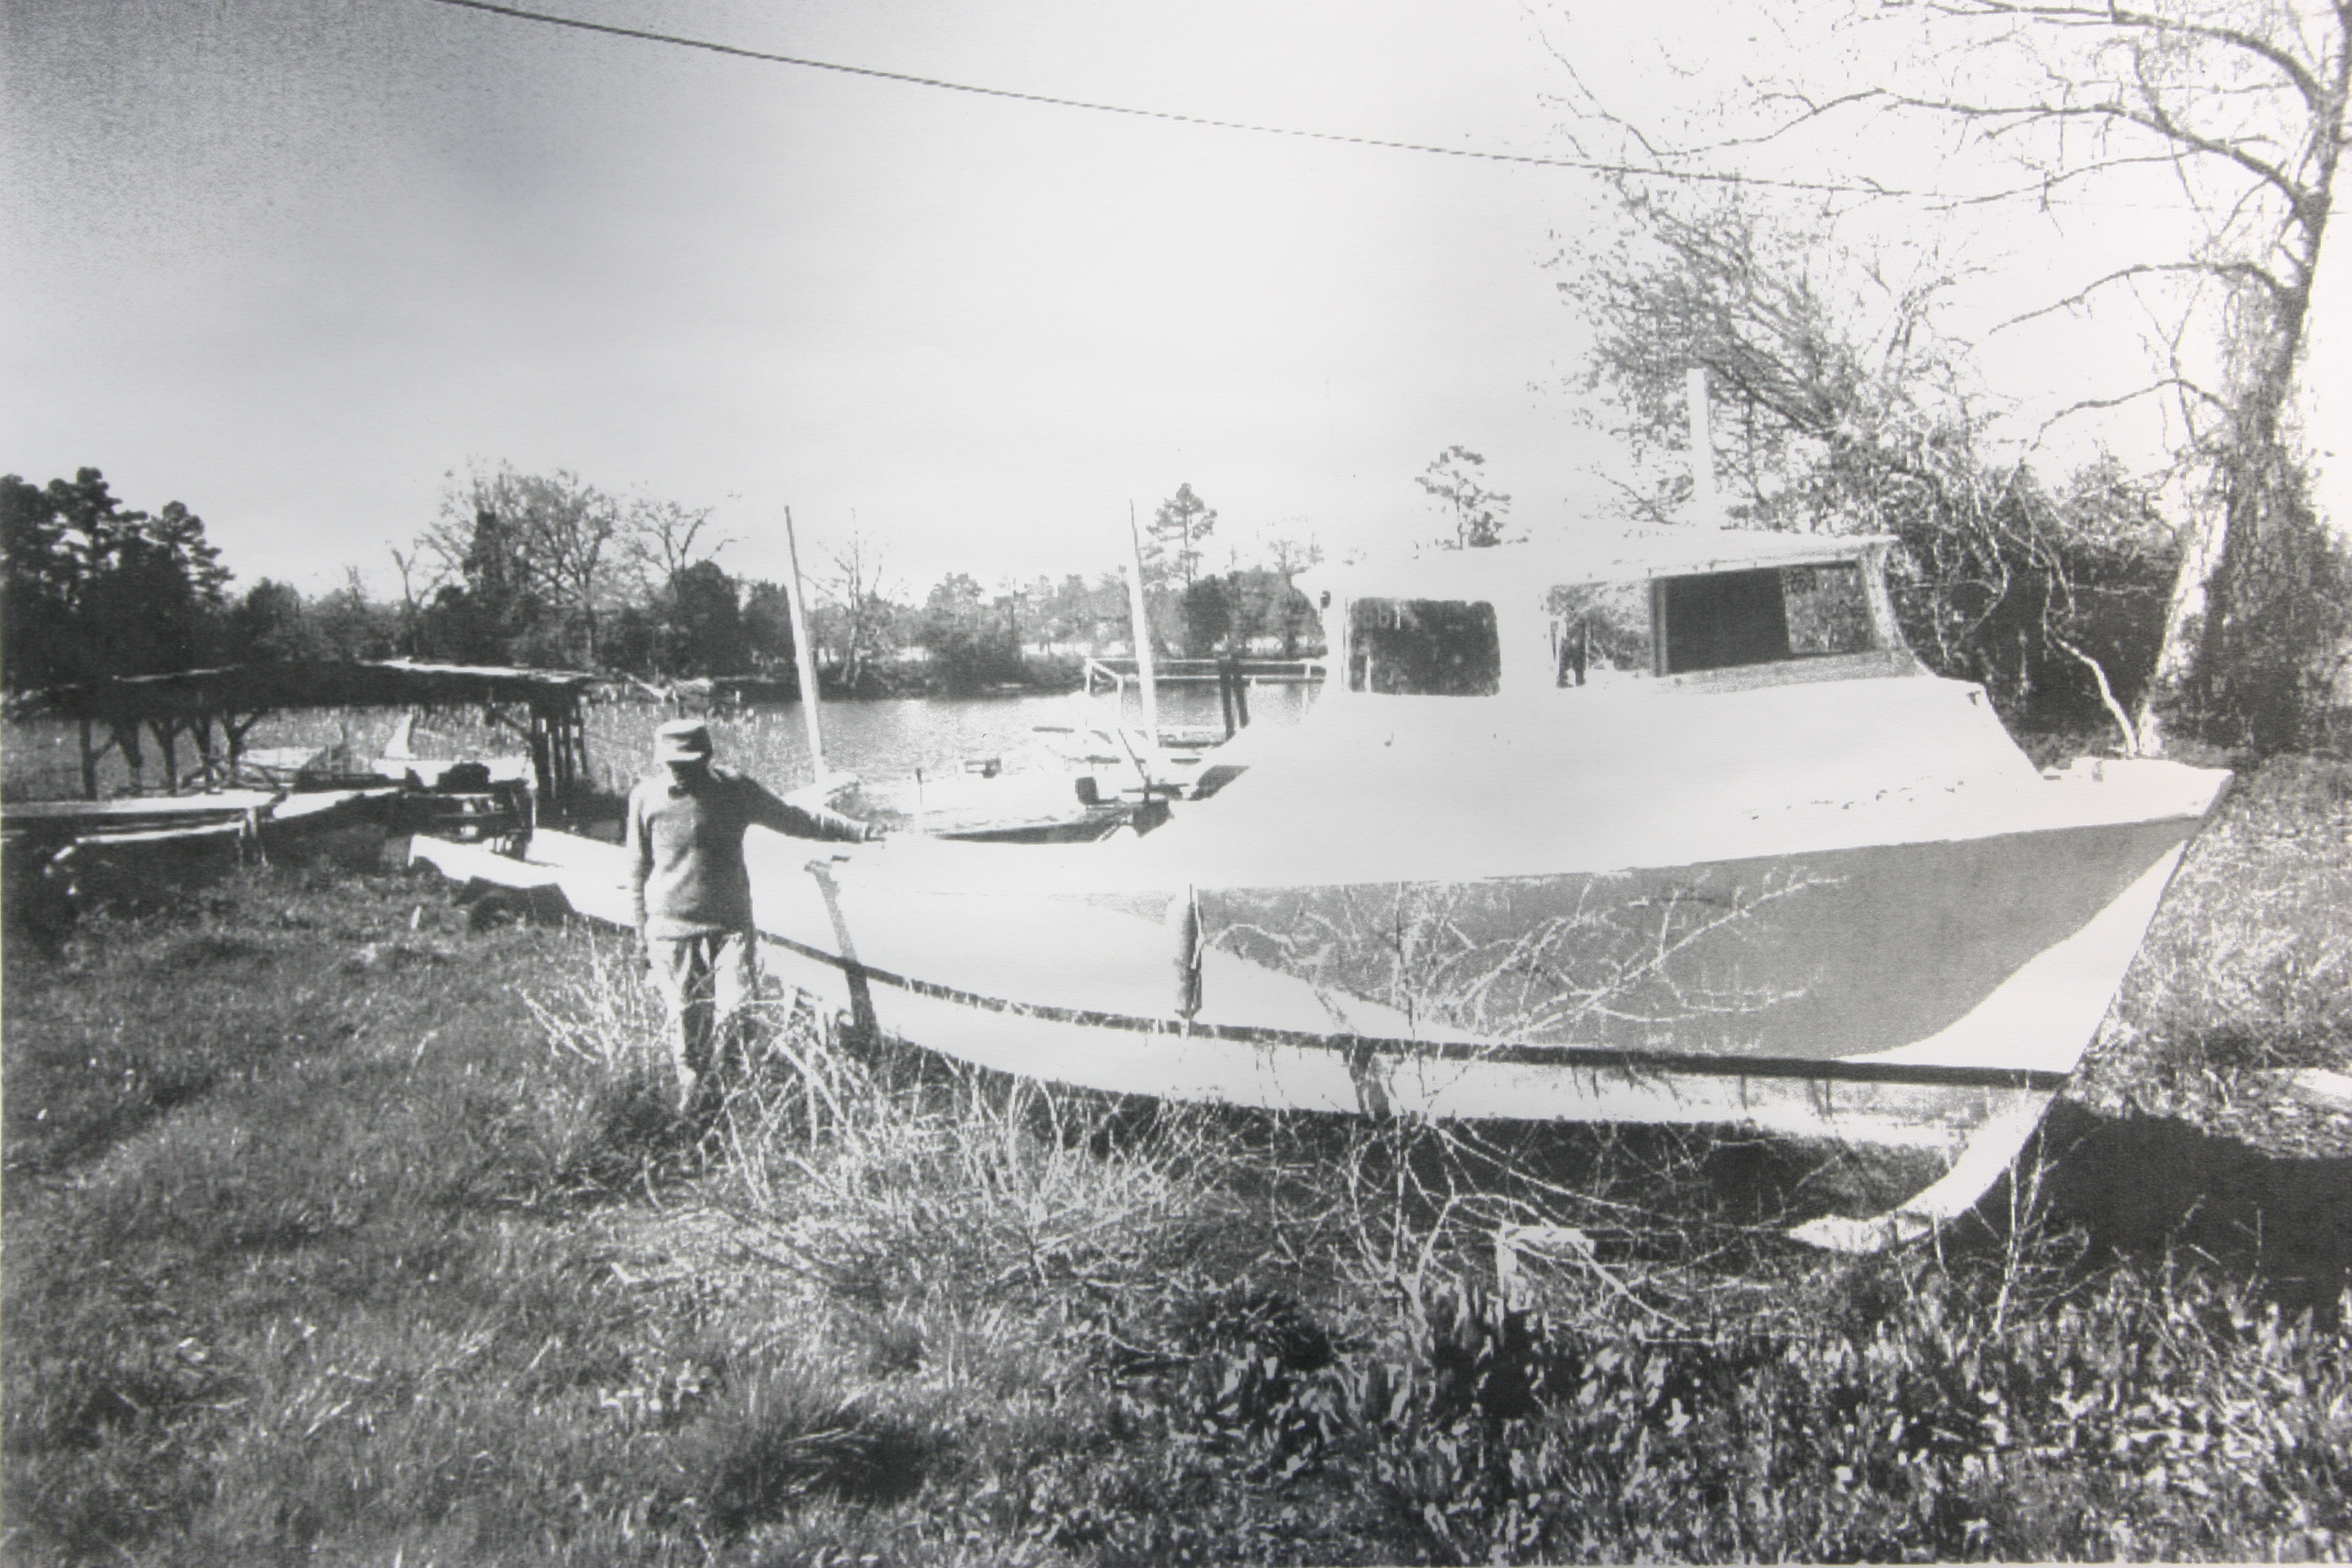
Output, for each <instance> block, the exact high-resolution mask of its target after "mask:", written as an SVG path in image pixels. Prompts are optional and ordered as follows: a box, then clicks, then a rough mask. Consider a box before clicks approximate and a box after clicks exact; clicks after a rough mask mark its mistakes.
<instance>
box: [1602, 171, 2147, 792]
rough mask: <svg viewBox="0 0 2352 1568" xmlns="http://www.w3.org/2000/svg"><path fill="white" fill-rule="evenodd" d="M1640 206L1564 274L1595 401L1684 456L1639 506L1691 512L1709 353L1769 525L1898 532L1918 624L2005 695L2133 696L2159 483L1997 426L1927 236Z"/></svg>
mask: <svg viewBox="0 0 2352 1568" xmlns="http://www.w3.org/2000/svg"><path fill="white" fill-rule="evenodd" d="M1629 205H1630V206H1631V208H1632V212H1633V216H1634V217H1635V219H1636V224H1635V226H1634V227H1633V230H1632V232H1631V233H1630V234H1627V235H1621V236H1619V237H1616V238H1615V239H1614V240H1612V241H1611V242H1609V243H1607V244H1606V245H1604V246H1601V247H1598V248H1596V249H1593V250H1591V251H1588V252H1586V253H1583V254H1580V255H1579V256H1577V257H1576V258H1573V261H1572V267H1573V276H1572V278H1571V279H1570V281H1568V282H1565V283H1563V284H1562V289H1563V290H1564V291H1566V292H1569V293H1570V294H1571V295H1572V296H1573V298H1574V300H1575V301H1576V302H1577V303H1578V304H1579V305H1580V307H1581V308H1582V309H1583V310H1585V311H1586V312H1587V314H1588V315H1589V316H1590V318H1591V321H1592V324H1593V328H1594V333H1593V347H1592V350H1591V358H1590V361H1589V363H1588V368H1587V371H1586V373H1585V375H1584V378H1583V382H1582V390H1583V391H1585V392H1586V393H1588V394H1595V395H1598V396H1596V397H1592V398H1591V399H1589V400H1588V406H1589V407H1605V408H1613V409H1614V410H1615V416H1616V422H1615V424H1614V425H1613V426H1612V433H1613V434H1616V435H1617V436H1619V437H1621V438H1622V440H1624V441H1625V443H1626V444H1627V446H1628V447H1631V448H1632V449H1633V451H1635V452H1636V453H1637V454H1640V455H1642V456H1643V457H1644V458H1646V457H1647V456H1648V455H1650V454H1652V453H1656V452H1664V453H1668V454H1670V455H1671V456H1672V458H1673V462H1672V467H1671V471H1670V472H1664V473H1659V474H1657V475H1656V476H1655V477H1654V482H1653V483H1652V485H1651V486H1650V488H1649V489H1646V490H1644V489H1638V488H1635V487H1632V486H1629V487H1628V489H1629V492H1630V493H1629V500H1630V503H1631V504H1630V510H1632V511H1633V513H1634V514H1635V515H1637V516H1640V517H1643V518H1644V519H1647V520H1649V521H1658V522H1667V521H1673V519H1674V517H1675V514H1676V511H1677V510H1678V509H1679V507H1680V504H1681V502H1682V501H1683V500H1684V499H1685V496H1686V494H1687V490H1688V486H1689V479H1688V474H1689V470H1690V468H1691V464H1690V461H1689V458H1688V457H1687V455H1686V451H1685V449H1686V447H1687V439H1688V438H1687V431H1688V428H1689V421H1688V419H1687V416H1686V414H1685V408H1684V406H1683V404H1684V396H1685V381H1684V374H1683V372H1684V369H1685V366H1690V365H1698V366H1704V367H1705V368H1706V370H1707V371H1708V372H1709V374H1708V376H1707V395H1708V399H1709V402H1710V405H1712V406H1713V413H1712V416H1711V417H1710V419H1709V421H1708V425H1709V427H1710V429H1711V431H1712V432H1713V439H1712V445H1713V447H1714V450H1713V452H1712V453H1711V454H1710V458H1711V460H1712V461H1713V463H1714V466H1715V468H1716V470H1717V472H1718V473H1723V474H1727V475H1729V476H1731V477H1732V479H1733V485H1732V489H1733V490H1734V491H1735V493H1736V495H1737V498H1738V499H1737V500H1735V501H1734V503H1733V506H1732V508H1731V510H1732V511H1733V513H1734V515H1735V516H1736V517H1737V518H1738V520H1739V521H1744V522H1747V523H1749V524H1751V525H1761V526H1765V527H1771V528H1783V529H1795V530H1801V531H1802V530H1814V529H1823V530H1836V531H1844V530H1862V531H1883V532H1888V533H1893V534H1895V535H1896V536H1898V537H1899V538H1901V539H1902V540H1903V542H1904V543H1905V545H1906V550H1905V552H1904V557H1903V560H1902V562H1901V563H1900V566H1901V571H1900V573H1899V574H1898V595H1897V602H1898V605H1900V607H1901V608H1902V610H1903V613H1904V621H1905V625H1906V631H1907V632H1908V634H1909V635H1910V637H1911V638H1912V640H1913V643H1914V645H1915V646H1916V647H1918V648H1919V649H1920V650H1921V652H1922V653H1923V654H1924V655H1925V656H1926V657H1927V658H1928V659H1929V660H1930V661H1931V662H1932V663H1933V664H1934V665H1935V666H1936V668H1938V669H1940V670H1942V671H1944V672H1945V673H1947V674H1950V675H1953V676H1957V677H1962V678H1965V679H1975V680H1979V681H1981V682H1983V683H1984V684H1985V685H1986V686H1987V687H1988V688H1989V689H1990V690H1991V691H1992V693H1993V695H1994V697H1995V699H1996V700H1997V701H1999V703H2000V706H2001V707H2002V709H2003V710H2004V711H2007V712H2009V713H2011V714H2012V715H2018V716H2021V717H2022V716H2024V715H2025V713H2026V711H2027V710H2030V709H2031V710H2037V711H2039V712H2041V713H2043V714H2049V713H2052V712H2053V711H2058V710H2063V711H2064V712H2065V713H2066V716H2067V717H2068V718H2069V719H2071V718H2073V717H2074V716H2076V714H2077V713H2078V712H2079V711H2080V710H2084V709H2087V708H2089V699H2090V698H2091V695H2092V693H2093V690H2094V689H2095V691H2096V693H2097V694H2098V695H2099V697H2100V698H2101V699H2102V702H2101V707H2100V709H2095V710H2092V711H2094V712H2095V711H2100V710H2104V711H2106V712H2108V713H2109V714H2110V715H2112V716H2116V717H2117V718H2118V720H2119V727H2120V728H2121V730H2122V732H2123V736H2124V742H2125V745H2126V749H2127V750H2130V749H2136V748H2137V745H2138V743H2139V737H2138V732H2137V726H2136V724H2135V723H2134V721H2132V720H2131V719H2130V718H2129V717H2128V716H2127V715H2124V714H2122V713H2121V710H2120V709H2119V707H2118V704H2117V700H2116V692H2117V691H2118V690H2119V689H2120V690H2122V691H2124V692H2126V693H2127V694H2129V695H2133V696H2137V693H2138V691H2139V689H2140V686H2141V684H2142V681H2143V679H2144V676H2145V672H2146V670H2147V667H2148V666H2149V664H2150V663H2151V662H2152V659H2153V654H2154V639H2153V637H2152V636H2151V635H2150V633H2149V628H2151V627H2153V626H2155V625H2156V624H2157V623H2158V619H2159V618H2160V612H2161V587H2160V579H2161V576H2162V574H2163V571H2164V569H2165V567H2166V565H2167V564H2168V562H2169V560H2170V556H2169V554H2168V551H2167V549H2166V548H2165V546H2164V544H2163V542H2161V539H2160V537H2158V536H2156V535H2155V531H2154V530H2153V528H2152V526H2151V525H2152V521H2153V514H2152V512H2151V511H2150V510H2149V509H2148V507H2147V505H2146V504H2145V495H2144V490H2143V489H2142V488H2141V487H2137V486H2135V485H2133V484H2132V483H2130V482H2129V481H2128V480H2127V479H2125V478H2123V477H2122V476H2120V475H2118V474H2116V472H2114V471H2113V470H2112V468H2111V467H2110V466H2107V465H2095V466H2094V468H2092V469H2090V470H2086V471H2085V473H2084V475H2082V476H2078V477H2077V479H2075V481H2074V483H2073V484H2071V485H2070V486H2069V487H2067V488H2066V489H2064V490H2063V491H2062V492H2060V493H2056V494H2053V493H2051V492H2049V491H2047V490H2045V489H2043V488H2042V486H2041V484H2040V483H2039V482H2038V481H2037V480H2036V479H2035V478H2034V476H2033V474H2032V470H2031V469H2030V468H2029V467H2028V466H2027V465H2026V463H2025V462H2024V461H2023V460H2022V458H2020V457H2018V456H2016V455H2014V454H2006V453H2004V454H2000V455H1995V453H1994V451H1992V450H1990V449H1989V447H1990V446H1991V444H1990V443H1989V442H1988V439H1987V437H1986V430H1987V427H1988V423H1989V416H1988V414H1987V411H1986V409H1985V406H1984V401H1985V400H1984V399H1983V398H1982V396H1981V395H1980V394H1979V393H1978V392H1977V390H1976V389H1975V386H1974V384H1973V382H1972V380H1971V378H1970V374H1969V361H1968V352H1967V345H1965V344H1960V343H1954V342H1949V341H1948V340H1947V339H1945V338H1944V337H1943V336H1942V335H1941V334H1940V333H1939V332H1938V331H1937V330H1936V323H1935V320H1934V310H1933V307H1934V305H1935V303H1936V301H1937V296H1938V294H1939V292H1940V291H1941V290H1942V289H1944V288H1945V287H1946V286H1947V285H1948V281H1949V277H1950V275H1949V273H1948V270H1947V269H1944V268H1938V267H1937V266H1934V265H1932V260H1933V258H1932V257H1930V258H1913V259H1912V261H1911V262H1909V263H1908V264H1907V265H1906V266H1903V267H1901V268H1896V267H1895V266H1893V265H1891V264H1889V263H1888V262H1886V261H1885V259H1884V258H1877V257H1870V256H1864V257H1862V258H1858V261H1857V258H1854V257H1853V255H1852V253H1851V252H1846V253H1843V260H1844V261H1845V262H1846V263H1847V264H1846V265H1842V266H1835V265H1832V264H1830V263H1829V262H1827V261H1825V259H1824V258H1832V257H1833V256H1837V255H1839V254H1840V253H1839V252H1838V251H1837V247H1834V246H1833V245H1832V242H1831V238H1830V236H1829V234H1828V233H1827V232H1826V230H1825V228H1824V227H1822V226H1812V225H1806V224H1794V225H1790V224H1782V223H1776V222H1773V221H1770V220H1769V219H1767V218H1765V217H1764V216H1761V215H1759V213H1758V212H1757V210H1756V209H1755V207H1754V206H1753V205H1751V204H1750V203H1749V202H1748V200H1747V199H1746V198H1745V197H1744V196H1743V195H1739V194H1737V193H1735V194H1731V195H1717V196H1712V197H1709V196H1685V197H1684V198H1682V199H1681V200H1679V201H1667V200H1663V199H1659V198H1656V197H1653V196H1643V195H1634V196H1632V197H1629Z"/></svg>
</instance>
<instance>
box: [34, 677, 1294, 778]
mask: <svg viewBox="0 0 2352 1568" xmlns="http://www.w3.org/2000/svg"><path fill="white" fill-rule="evenodd" d="M1315 691H1316V688H1315V687H1313V686H1311V685H1306V684H1297V683H1289V682H1283V683H1273V682H1269V683H1267V684H1265V685H1260V686H1253V687H1252V688H1251V689H1250V691H1249V708H1250V718H1251V721H1253V722H1254V723H1259V724H1293V723H1297V721H1298V720H1299V719H1300V718H1301V717H1302V716H1303V715H1304V714H1305V713H1306V711H1307V709H1308V707H1310V706H1311V705H1312V703H1313V701H1314V694H1315ZM1078 702H1079V699H1077V698H1076V697H1075V696H1071V695H1036V694H1029V693H1024V694H1020V695H1006V696H989V697H971V698H898V699H882V700H860V701H839V702H827V703H826V704H825V705H824V709H823V710H822V712H821V714H820V717H821V718H822V719H823V721H824V747H825V765H826V767H827V768H828V769H829V770H832V771H836V772H846V773H857V774H860V775H861V776H863V777H866V778H868V779H873V780H886V779H903V778H908V777H910V776H912V775H913V773H915V772H916V770H917V769H921V770H923V771H925V772H926V773H929V772H933V771H938V772H947V771H950V770H957V769H961V767H962V766H963V764H964V763H967V762H973V761H978V760H982V759H984V758H989V757H996V758H1001V759H1003V763H1004V764H1005V765H1006V766H1007V767H1013V766H1018V765H1019V762H1020V759H1021V757H1022V754H1023V753H1024V751H1025V750H1026V749H1027V748H1029V747H1032V746H1036V745H1038V744H1039V737H1038V735H1037V730H1038V727H1039V726H1041V725H1054V724H1068V723H1070V722H1071V721H1072V719H1073V717H1074V715H1076V714H1077V713H1078V712H1079V711H1080V709H1079V707H1078V706H1077V704H1078ZM1093 710H1094V711H1097V712H1108V711H1113V710H1116V711H1118V712H1119V714H1120V718H1121V721H1123V722H1124V723H1127V724H1129V725H1140V724H1141V723H1142V721H1143V718H1142V704H1141V702H1140V700H1139V699H1138V698H1137V697H1136V695H1135V694H1134V693H1132V692H1129V694H1128V696H1127V699H1126V702H1125V704H1124V707H1123V708H1118V707H1116V705H1115V704H1114V703H1113V701H1112V699H1111V698H1110V697H1109V696H1108V694H1106V695H1104V696H1101V697H1097V698H1096V699H1094V700H1093ZM671 713H672V710H670V709H668V708H666V707H663V706H662V705H660V704H658V703H652V702H605V703H593V704H591V705H590V707H589V709H588V713H587V723H588V767H589V773H590V774H591V776H592V777H593V779H594V780H595V782H596V783H597V784H599V785H600V786H602V787H604V788H605V789H607V790H610V791H612V792H613V793H615V794H618V793H621V792H623V791H625V790H626V789H627V788H628V786H629V784H631V783H632V782H634V781H635V779H636V777H637V776H638V775H639V774H641V773H646V772H647V771H648V770H650V768H651V767H652V765H653V732H654V727H655V726H656V725H657V724H659V723H660V722H661V721H663V720H664V719H667V718H669V717H670V716H671ZM399 720H400V712H399V710H394V709H333V710H331V709H305V710H294V711H289V712H284V713H273V714H270V715H268V717H266V718H264V719H263V720H262V721H260V722H259V723H257V724H256V725H255V726H254V728H253V730H252V731H251V732H250V733H249V734H248V735H247V737H246V743H247V745H248V746H249V747H270V746H335V747H339V748H341V750H342V751H343V752H345V753H346V754H347V755H349V756H350V757H352V759H354V760H360V759H365V758H370V757H377V756H382V755H383V752H384V748H385V745H386V743H387V742H390V741H391V739H392V737H393V732H394V729H395V727H396V726H397V724H398V722H399ZM1160 724H1161V727H1162V728H1163V729H1181V730H1212V731H1222V729H1223V715H1222V712H1221V710H1220V709H1219V706H1218V699H1217V689H1216V687H1215V686H1214V685H1213V684H1211V683H1205V682H1203V683H1186V684H1181V685H1178V684H1173V683H1171V684H1169V685H1167V686H1164V687H1163V688H1162V689H1161V690H1160ZM710 728H711V735H712V739H713V741H714V742H716V744H717V746H718V751H719V761H720V762H721V763H724V764H725V765H727V766H730V767H733V768H738V769H740V770H741V771H743V772H745V773H751V775H752V776H753V777H755V778H758V779H759V780H760V781H761V782H762V783H763V784H768V785H769V786H770V787H771V788H773V789H777V790H780V791H781V790H787V789H795V788H798V787H799V786H800V785H802V784H807V783H808V782H809V779H810V769H809V749H808V731H807V724H806V721H804V720H803V717H802V714H801V709H800V704H799V703H797V702H782V703H773V704H765V705H761V706H757V707H751V708H745V709H740V710H724V711H720V712H718V713H714V714H713V715H711V717H710ZM413 740H414V742H415V751H416V752H417V753H418V754H419V755H424V756H445V757H467V756H490V755H499V754H502V753H507V752H518V751H520V750H521V746H520V737H518V736H517V735H515V734H514V733H513V732H512V731H505V730H493V729H491V728H489V727H488V726H487V725H485V724H483V723H482V722H481V721H480V716H479V714H478V712H477V711H474V710H463V711H460V710H451V711H447V712H442V713H435V714H429V715H427V716H426V717H425V721H423V722H422V723H420V724H418V725H417V726H416V730H415V735H414V737H413ZM192 753H193V748H192V747H190V746H188V745H186V744H183V745H182V747H181V748H180V750H179V752H178V754H177V759H176V760H177V762H178V763H179V764H180V767H181V768H182V770H183V771H185V770H187V769H189V768H190V767H191V766H193V764H194V762H195V758H194V755H193V754H192ZM146 761H147V769H146V772H145V773H144V774H143V777H142V782H143V783H144V784H146V786H147V787H148V788H150V789H155V788H160V787H161V786H162V784H163V771H164V770H163V759H162V757H161V756H160V755H157V754H152V748H151V754H150V755H149V756H148V757H147V759H146ZM0 773H5V788H6V794H7V796H8V798H10V799H12V800H40V799H71V798H74V797H76V796H79V795H80V794H81V763H80V751H79V738H78V734H77V731H76V728H75V727H74V726H73V725H70V724H67V723H63V722H58V721H47V720H41V721H31V722H26V723H18V722H11V723H9V724H8V725H7V726H6V732H5V740H0ZM130 785H131V775H130V773H129V771H128V769H127V768H126V767H125V766H124V764H123V760H122V758H121V756H120V755H119V754H115V753H112V752H110V753H109V754H108V755H106V756H105V757H104V758H103V759H102V760H101V762H100V789H101V793H103V794H106V795H116V794H120V793H121V792H122V791H124V790H125V789H127V788H129V787H130Z"/></svg>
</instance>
